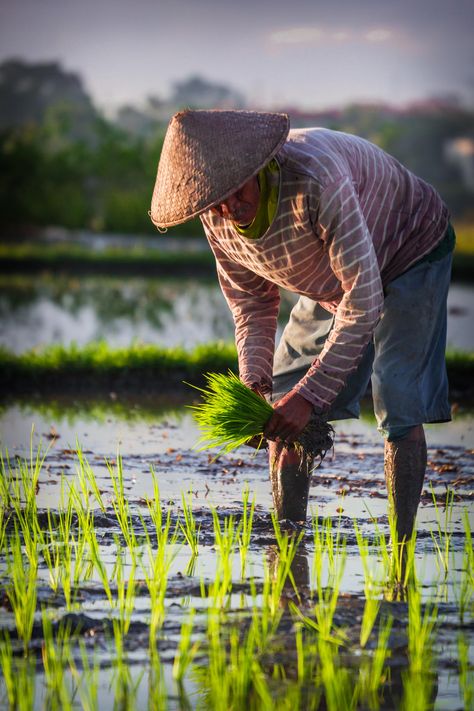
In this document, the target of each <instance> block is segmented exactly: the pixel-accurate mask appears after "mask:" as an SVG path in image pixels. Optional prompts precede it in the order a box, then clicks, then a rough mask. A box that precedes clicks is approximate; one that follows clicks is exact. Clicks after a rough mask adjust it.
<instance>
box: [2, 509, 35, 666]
mask: <svg viewBox="0 0 474 711" xmlns="http://www.w3.org/2000/svg"><path fill="white" fill-rule="evenodd" d="M6 563H7V573H8V583H7V586H6V593H7V597H8V600H9V602H10V606H11V609H12V611H13V616H14V618H15V624H16V630H17V633H18V636H19V638H20V639H21V640H22V641H23V651H24V654H25V656H26V654H27V651H28V644H29V642H30V639H31V633H32V630H33V623H34V616H35V611H36V598H37V573H38V558H36V559H34V560H33V561H32V560H30V561H29V562H28V563H26V561H25V560H24V558H23V554H22V547H21V540H20V536H19V533H18V530H17V528H16V523H15V536H14V537H13V540H12V541H11V542H10V548H9V550H7V556H6Z"/></svg>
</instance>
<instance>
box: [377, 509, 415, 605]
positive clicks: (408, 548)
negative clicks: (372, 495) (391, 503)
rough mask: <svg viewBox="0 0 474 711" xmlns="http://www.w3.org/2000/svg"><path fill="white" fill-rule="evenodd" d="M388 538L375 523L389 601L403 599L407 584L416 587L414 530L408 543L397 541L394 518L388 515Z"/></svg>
mask: <svg viewBox="0 0 474 711" xmlns="http://www.w3.org/2000/svg"><path fill="white" fill-rule="evenodd" d="M388 520H389V529H390V536H389V537H388V538H387V537H386V536H385V534H384V533H383V532H382V531H380V529H379V526H378V524H377V522H375V523H374V527H375V540H376V546H377V548H378V550H379V552H380V555H381V560H382V568H383V571H384V573H383V575H384V578H385V581H386V585H387V591H386V596H387V598H390V599H395V598H398V597H402V598H403V597H404V596H405V593H406V589H407V586H408V584H410V585H412V586H416V585H417V577H416V565H415V551H416V529H414V532H413V535H412V537H411V538H410V540H408V541H401V542H400V541H399V540H398V533H397V522H396V518H395V516H393V515H391V514H390V513H389V517H388Z"/></svg>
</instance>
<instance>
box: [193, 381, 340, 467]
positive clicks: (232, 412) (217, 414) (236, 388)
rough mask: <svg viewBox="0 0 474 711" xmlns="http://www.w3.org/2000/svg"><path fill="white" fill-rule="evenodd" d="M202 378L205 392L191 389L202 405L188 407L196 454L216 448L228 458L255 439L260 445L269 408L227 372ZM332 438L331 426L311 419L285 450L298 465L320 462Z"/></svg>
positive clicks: (270, 411) (271, 411)
mask: <svg viewBox="0 0 474 711" xmlns="http://www.w3.org/2000/svg"><path fill="white" fill-rule="evenodd" d="M204 377H205V378H206V381H207V387H206V388H199V387H196V386H193V387H195V388H196V390H199V391H200V392H201V393H202V396H203V401H202V402H201V403H200V404H199V405H192V406H191V409H192V410H193V414H194V419H195V420H196V422H197V424H198V426H199V428H200V430H201V433H202V435H201V438H200V439H199V441H198V443H197V447H198V448H199V451H203V450H205V449H211V448H214V447H220V448H221V449H220V452H219V453H220V454H228V453H229V452H232V451H233V450H234V449H237V447H240V446H241V445H242V444H246V443H247V442H249V440H252V439H258V438H260V441H261V443H262V444H263V443H264V441H265V440H264V434H263V433H264V430H265V426H266V424H267V422H268V420H269V419H270V417H271V416H272V414H273V408H272V406H271V405H270V404H269V403H268V402H267V401H266V400H264V399H263V398H262V397H260V395H258V394H257V393H256V392H254V391H253V390H250V388H248V387H247V386H246V385H244V384H243V383H242V382H241V381H240V380H239V378H238V377H237V376H236V375H235V374H234V373H232V372H231V371H229V373H228V374H227V375H225V374H223V373H207V374H206V375H205V376H204ZM332 434H333V429H332V427H331V425H329V424H328V423H327V422H325V421H324V420H321V419H320V418H319V417H316V416H313V417H312V418H311V420H310V421H309V423H308V425H307V426H306V427H305V429H304V430H303V432H302V433H301V435H300V436H299V438H298V441H297V442H294V443H293V445H288V446H294V447H296V449H298V450H299V451H300V453H301V459H302V461H303V459H314V458H315V457H318V458H319V459H320V461H322V459H323V457H324V455H325V454H326V452H327V451H328V450H329V449H331V448H332V445H333V438H332ZM281 444H282V446H286V445H285V443H281Z"/></svg>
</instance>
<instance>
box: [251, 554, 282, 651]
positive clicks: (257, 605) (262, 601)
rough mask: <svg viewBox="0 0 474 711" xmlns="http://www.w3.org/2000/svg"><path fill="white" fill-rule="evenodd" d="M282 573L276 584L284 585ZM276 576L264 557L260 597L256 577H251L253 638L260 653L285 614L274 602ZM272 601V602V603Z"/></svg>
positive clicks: (265, 647)
mask: <svg viewBox="0 0 474 711" xmlns="http://www.w3.org/2000/svg"><path fill="white" fill-rule="evenodd" d="M281 577H282V574H281V573H280V574H279V575H278V576H277V581H276V585H277V586H278V587H280V586H281V587H282V589H283V585H282V583H281ZM274 581H275V577H274V576H273V575H272V574H271V572H270V568H269V565H268V562H267V560H266V559H265V558H264V559H263V587H262V591H261V593H260V598H259V596H258V594H257V588H256V585H255V580H254V578H251V579H250V581H249V583H250V594H251V597H252V608H251V614H252V622H251V629H252V634H253V638H254V639H255V645H256V648H257V651H258V653H259V654H263V653H264V652H265V651H266V649H267V647H268V645H269V643H270V640H271V638H272V637H273V635H274V634H275V632H276V630H277V629H278V625H279V623H280V620H281V618H282V615H283V608H282V607H278V606H277V605H275V603H274V598H275V597H276V596H275V594H274V593H273V586H274V584H275V582H274ZM270 601H271V602H272V604H271V605H270V604H269V603H270Z"/></svg>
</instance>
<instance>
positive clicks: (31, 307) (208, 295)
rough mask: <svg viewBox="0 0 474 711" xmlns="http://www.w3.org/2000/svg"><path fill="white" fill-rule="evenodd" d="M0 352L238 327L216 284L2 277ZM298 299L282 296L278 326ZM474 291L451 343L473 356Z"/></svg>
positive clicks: (219, 335)
mask: <svg viewBox="0 0 474 711" xmlns="http://www.w3.org/2000/svg"><path fill="white" fill-rule="evenodd" d="M0 289H1V295H0V345H3V346H5V347H7V348H8V349H9V350H12V351H14V352H16V353H20V352H22V351H24V350H28V349H29V348H32V347H35V346H37V345H42V344H46V343H51V342H55V343H62V344H69V343H71V342H72V341H75V342H76V343H78V344H79V345H83V344H85V343H88V342H90V341H97V340H106V341H108V343H109V344H110V345H111V346H115V347H117V346H126V345H129V344H130V343H131V342H132V341H134V340H138V341H143V342H148V343H159V344H161V345H165V346H175V345H184V346H185V347H187V348H191V347H193V346H195V345H197V344H199V343H204V342H209V341H215V340H232V338H233V332H234V328H233V322H232V317H231V314H230V311H229V309H228V307H227V304H226V303H225V300H224V298H223V296H222V294H221V292H220V289H219V286H218V284H217V280H213V279H210V280H205V279H179V280H178V279H162V278H149V277H147V278H141V279H138V278H136V277H133V278H132V277H130V278H125V279H123V278H121V279H117V278H111V277H97V276H88V277H81V278H75V277H66V276H59V277H56V276H53V275H48V274H43V275H40V276H34V277H31V276H28V277H26V276H11V277H8V276H1V277H0ZM294 301H295V296H294V295H293V294H288V293H286V292H283V293H282V305H281V309H280V323H281V324H284V323H285V322H286V320H287V318H288V315H289V311H290V308H291V305H292V304H293V303H294ZM472 304H473V299H472V287H467V286H461V285H457V284H455V285H453V286H452V288H451V291H450V295H449V322H448V344H449V345H450V346H452V347H457V348H461V349H464V350H472V349H474V328H473V325H474V318H473V305H472Z"/></svg>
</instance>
